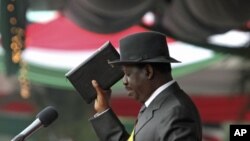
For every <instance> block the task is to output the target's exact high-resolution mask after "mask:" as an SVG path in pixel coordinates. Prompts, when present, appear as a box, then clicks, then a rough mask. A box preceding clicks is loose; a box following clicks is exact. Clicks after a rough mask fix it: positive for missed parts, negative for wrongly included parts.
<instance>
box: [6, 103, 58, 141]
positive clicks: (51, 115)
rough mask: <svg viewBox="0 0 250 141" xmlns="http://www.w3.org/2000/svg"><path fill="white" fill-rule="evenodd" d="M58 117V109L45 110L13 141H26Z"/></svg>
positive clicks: (47, 108)
mask: <svg viewBox="0 0 250 141" xmlns="http://www.w3.org/2000/svg"><path fill="white" fill-rule="evenodd" d="M57 117H58V113H57V111H56V109H55V108H54V107H52V106H48V107H46V108H44V109H43V110H42V111H41V112H39V113H38V114H37V115H36V120H34V121H33V122H32V123H31V124H30V125H29V126H28V127H26V128H25V129H24V130H23V131H22V132H21V133H19V134H18V135H16V136H15V137H14V138H13V139H12V140H11V141H24V140H25V139H26V138H27V137H29V136H30V135H31V134H32V133H34V132H35V131H37V130H38V129H40V128H41V127H47V126H49V125H50V124H51V123H52V122H53V121H55V120H56V119H57Z"/></svg>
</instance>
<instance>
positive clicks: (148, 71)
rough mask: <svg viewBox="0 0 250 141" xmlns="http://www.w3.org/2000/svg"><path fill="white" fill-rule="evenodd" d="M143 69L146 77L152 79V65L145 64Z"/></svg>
mask: <svg viewBox="0 0 250 141" xmlns="http://www.w3.org/2000/svg"><path fill="white" fill-rule="evenodd" d="M145 70H146V76H147V78H148V79H152V78H153V76H154V69H153V67H152V65H150V64H147V65H146V66H145Z"/></svg>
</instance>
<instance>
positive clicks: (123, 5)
mask: <svg viewBox="0 0 250 141" xmlns="http://www.w3.org/2000/svg"><path fill="white" fill-rule="evenodd" d="M152 7H153V0H128V1H124V0H70V1H68V4H67V6H66V7H65V9H64V14H65V15H66V16H67V17H68V18H70V19H71V20H73V21H74V22H75V23H76V24H78V25H79V26H80V27H82V28H85V29H87V30H90V31H93V32H97V33H114V32H118V31H121V30H123V29H126V28H128V27H130V26H132V25H134V24H136V23H139V21H140V19H141V17H142V16H143V15H144V14H145V12H147V11H149V10H150V9H151V8H152Z"/></svg>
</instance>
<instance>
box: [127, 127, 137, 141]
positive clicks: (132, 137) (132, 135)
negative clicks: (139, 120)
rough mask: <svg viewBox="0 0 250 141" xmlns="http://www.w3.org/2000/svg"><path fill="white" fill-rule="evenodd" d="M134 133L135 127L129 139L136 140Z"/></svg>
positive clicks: (129, 140)
mask: <svg viewBox="0 0 250 141" xmlns="http://www.w3.org/2000/svg"><path fill="white" fill-rule="evenodd" d="M134 133H135V131H134V129H133V131H132V133H131V135H130V137H129V138H128V141H134Z"/></svg>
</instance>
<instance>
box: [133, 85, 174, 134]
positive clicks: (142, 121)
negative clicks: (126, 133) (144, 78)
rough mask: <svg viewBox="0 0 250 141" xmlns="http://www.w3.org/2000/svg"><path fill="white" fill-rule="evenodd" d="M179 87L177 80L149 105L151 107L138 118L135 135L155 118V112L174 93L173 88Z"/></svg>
mask: <svg viewBox="0 0 250 141" xmlns="http://www.w3.org/2000/svg"><path fill="white" fill-rule="evenodd" d="M176 88H177V89H178V88H179V86H178V84H177V83H176V82H175V83H173V84H172V85H171V86H169V87H168V88H166V89H164V90H163V91H162V92H161V93H160V94H159V95H158V96H157V97H156V98H155V99H154V100H153V101H152V103H151V104H150V105H149V107H147V108H146V110H145V111H144V112H143V113H142V114H141V116H140V117H139V118H138V122H137V124H136V128H135V135H136V134H137V133H138V132H139V131H140V130H141V129H142V128H143V127H144V126H145V125H146V124H147V123H148V122H149V121H150V120H151V119H152V118H153V116H154V112H155V111H156V110H158V109H159V108H160V107H161V104H162V103H163V102H164V101H165V99H166V98H167V97H168V96H169V95H171V94H173V90H176Z"/></svg>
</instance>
